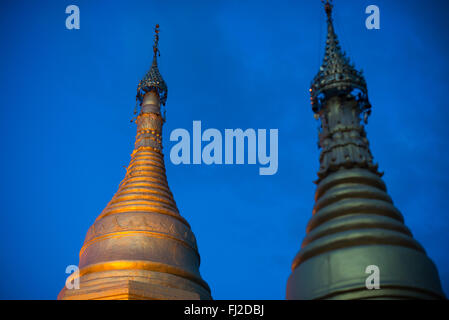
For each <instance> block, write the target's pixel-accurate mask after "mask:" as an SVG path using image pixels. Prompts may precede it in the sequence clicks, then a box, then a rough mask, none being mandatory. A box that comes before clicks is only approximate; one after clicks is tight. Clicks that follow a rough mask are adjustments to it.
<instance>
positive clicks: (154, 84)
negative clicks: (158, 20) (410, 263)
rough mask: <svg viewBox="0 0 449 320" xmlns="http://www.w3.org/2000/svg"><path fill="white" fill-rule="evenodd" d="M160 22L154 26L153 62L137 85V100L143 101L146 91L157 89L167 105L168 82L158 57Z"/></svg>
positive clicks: (162, 101)
mask: <svg viewBox="0 0 449 320" xmlns="http://www.w3.org/2000/svg"><path fill="white" fill-rule="evenodd" d="M159 32H160V30H159V24H156V26H155V28H154V45H153V64H152V65H151V68H150V70H149V71H148V72H147V74H146V75H145V77H144V78H143V79H142V80H141V81H140V82H139V85H138V86H137V96H136V102H137V103H142V101H143V97H144V96H145V94H146V93H148V92H150V91H152V90H155V91H156V92H157V93H158V95H159V97H160V100H161V103H162V105H164V106H165V103H166V101H167V91H168V88H167V84H166V83H165V81H164V79H163V78H162V75H161V74H160V72H159V68H158V64H157V57H158V56H160V55H161V53H160V51H159V47H158V46H159Z"/></svg>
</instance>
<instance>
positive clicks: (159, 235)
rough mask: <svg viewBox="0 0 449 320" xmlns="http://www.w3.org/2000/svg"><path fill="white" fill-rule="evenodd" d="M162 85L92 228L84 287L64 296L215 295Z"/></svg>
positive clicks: (152, 94)
mask: <svg viewBox="0 0 449 320" xmlns="http://www.w3.org/2000/svg"><path fill="white" fill-rule="evenodd" d="M159 95H160V90H158V89H157V88H153V87H152V88H151V90H150V91H149V92H147V93H146V94H145V95H144V96H143V97H142V102H141V108H140V109H141V110H140V113H139V115H138V117H137V121H136V123H137V136H136V142H135V148H134V151H133V153H132V155H131V161H130V163H129V166H128V168H127V172H126V175H125V178H124V179H123V181H122V182H121V183H120V186H119V189H118V191H117V193H116V194H115V195H114V196H113V198H112V199H111V201H110V202H109V203H108V205H107V206H106V208H105V209H104V210H103V212H102V213H101V214H100V215H99V217H98V218H97V219H96V221H95V223H94V224H93V225H92V226H91V227H90V228H89V230H88V232H87V235H86V238H85V241H84V245H83V247H82V248H81V251H80V261H79V269H80V271H79V275H77V274H75V273H74V274H72V275H71V276H70V279H69V280H70V281H72V280H74V279H75V278H77V279H79V280H80V289H70V290H69V289H67V288H63V289H62V290H61V292H60V293H59V295H58V299H211V293H210V289H209V286H208V285H207V283H206V282H205V281H204V280H203V279H202V278H201V275H200V273H199V265H200V256H199V254H198V248H197V244H196V240H195V236H194V234H193V233H192V231H191V229H190V226H189V224H188V223H187V221H186V220H185V219H184V218H183V217H182V216H181V215H180V214H179V211H178V208H177V206H176V203H175V200H174V199H173V195H172V193H171V191H170V188H169V186H168V183H167V177H166V173H165V165H164V155H163V154H162V141H161V140H162V125H163V122H164V120H163V119H162V117H161V114H160V96H159Z"/></svg>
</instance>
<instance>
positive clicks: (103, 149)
mask: <svg viewBox="0 0 449 320" xmlns="http://www.w3.org/2000/svg"><path fill="white" fill-rule="evenodd" d="M70 4H76V5H78V6H79V8H80V11H81V29H80V30H67V29H66V28H65V19H66V17H67V14H65V8H66V6H68V5H70ZM370 4H376V5H378V6H379V7H380V11H381V30H377V31H376V30H374V31H368V30H367V29H366V28H365V18H366V16H367V15H366V14H365V8H366V6H368V5H370ZM0 6H1V8H0V40H1V44H2V47H1V50H0V70H1V71H0V97H1V106H0V130H1V131H0V137H1V138H0V142H1V145H0V150H1V158H0V168H1V169H0V170H1V177H2V179H1V184H0V197H1V198H0V200H1V205H0V208H1V215H0V219H1V220H0V224H1V227H2V231H1V233H0V234H1V241H0V246H1V248H0V261H1V264H0V274H1V275H2V280H1V282H0V298H3V299H55V298H56V296H57V294H58V292H59V291H60V289H61V288H62V287H63V285H64V282H65V278H66V276H67V275H66V274H65V268H66V266H67V265H70V264H78V253H79V249H80V248H81V246H82V244H83V241H84V236H85V234H86V232H87V229H88V228H89V226H90V225H91V224H92V223H93V221H94V220H95V218H96V217H97V216H98V215H99V214H100V212H101V210H102V209H103V208H104V207H105V206H106V204H107V202H108V201H109V200H110V199H111V197H112V196H113V194H114V193H115V192H116V190H117V188H118V185H119V183H120V181H121V179H122V178H123V177H124V175H125V169H124V168H123V166H126V165H127V164H128V162H129V159H130V154H131V152H132V149H133V143H134V137H135V130H136V128H135V125H134V124H131V123H130V122H129V120H130V119H131V118H132V116H133V115H132V112H133V108H134V102H135V100H134V97H135V91H136V86H137V83H138V81H139V80H140V79H141V78H142V77H143V75H144V74H145V73H146V71H147V70H148V68H149V66H150V64H151V58H152V51H151V47H152V44H153V28H154V25H155V24H156V23H159V24H160V25H161V40H160V50H161V57H160V60H159V61H160V70H161V73H162V75H163V76H164V78H165V80H166V81H167V83H168V86H169V95H168V101H167V123H166V125H165V127H164V146H165V149H164V150H165V153H166V155H168V152H169V150H170V147H171V146H172V145H173V143H172V142H170V141H169V139H168V138H169V133H170V132H171V131H172V130H174V129H176V128H186V129H188V130H189V131H191V128H192V121H193V120H201V121H202V125H203V129H205V128H217V129H219V130H220V131H222V132H224V129H225V128H242V129H246V128H266V129H270V128H278V129H279V171H278V173H277V174H276V175H274V176H259V175H258V166H256V165H243V166H237V165H233V166H224V165H221V166H206V165H201V166H194V165H190V166H187V165H181V166H174V165H173V164H171V163H170V161H169V157H166V166H167V175H168V180H169V185H170V187H171V189H172V191H173V193H174V195H175V199H176V201H177V204H178V207H179V209H180V211H181V214H182V215H183V216H184V217H185V218H186V219H187V220H188V221H189V222H190V224H191V226H192V229H193V231H194V233H195V235H196V237H197V240H198V245H199V250H200V255H201V257H202V263H201V274H202V276H203V278H204V279H205V280H206V281H207V282H208V283H209V285H210V286H211V288H212V295H213V297H214V298H216V299H283V298H284V297H285V286H286V281H287V278H288V276H289V274H290V265H291V262H292V259H293V257H294V256H295V254H296V253H297V252H298V250H299V248H300V244H301V241H302V239H303V237H304V236H305V227H306V223H307V221H308V220H309V218H310V216H311V212H312V206H313V202H314V191H315V186H314V184H313V183H312V181H313V180H315V178H316V171H317V169H318V156H319V150H318V149H317V146H316V143H317V122H316V121H315V120H314V119H313V114H312V111H311V108H310V105H309V96H308V88H309V84H310V81H311V79H312V78H313V76H314V75H315V73H316V72H317V70H318V67H319V64H320V62H321V58H322V55H323V51H324V40H325V17H324V12H323V9H322V6H321V3H320V1H319V0H314V1H310V0H307V1H306V0H303V1H282V0H277V1H230V0H227V1H99V0H97V1H75V0H73V1H22V0H21V1H12V0H9V1H1V5H0ZM448 9H449V6H448V2H447V1H445V0H440V1H431V2H429V1H424V0H423V1H405V0H404V1H387V0H370V1H364V0H353V1H348V0H346V1H342V0H340V1H338V0H337V1H336V4H335V10H334V11H335V19H336V29H337V33H338V35H339V37H340V40H341V43H342V46H343V48H344V49H345V50H346V51H347V52H348V54H349V55H350V57H351V59H352V60H353V61H354V62H355V64H356V66H357V67H358V68H363V69H364V71H365V75H366V79H367V82H368V87H369V91H370V98H371V103H372V105H373V113H372V116H371V118H370V122H369V125H368V127H367V132H368V137H369V139H370V141H371V148H372V152H373V155H374V157H375V160H376V161H377V162H379V165H380V169H381V170H382V171H385V176H384V179H385V182H386V183H387V186H388V190H389V193H390V195H391V196H392V198H393V200H394V201H395V204H396V206H397V207H398V208H399V210H401V211H402V213H403V214H404V216H405V220H406V224H407V225H408V226H409V227H410V228H411V230H412V231H413V233H414V236H415V237H416V239H417V240H418V241H420V242H421V244H423V246H424V247H425V248H426V250H427V252H428V255H429V256H430V257H431V259H432V260H433V261H434V262H435V263H436V265H437V267H438V269H439V272H440V276H441V279H442V283H443V286H444V289H445V291H446V293H449V255H448V246H449V232H448V230H449V217H448V209H447V208H448V207H449V197H448V190H449V174H448V167H447V163H448V161H447V160H448V150H449V142H448V134H449V132H448V129H447V121H448V119H449V114H448V113H449V112H448V106H447V99H448V89H449V77H448V74H449V63H448V60H447V52H448V49H449V39H448V33H447V30H449V20H448V19H447V14H448Z"/></svg>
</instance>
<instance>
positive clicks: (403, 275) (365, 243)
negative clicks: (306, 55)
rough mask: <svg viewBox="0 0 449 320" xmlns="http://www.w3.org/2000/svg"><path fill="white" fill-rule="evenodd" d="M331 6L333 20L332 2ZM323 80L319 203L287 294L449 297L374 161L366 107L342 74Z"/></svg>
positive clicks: (311, 296)
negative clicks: (369, 282)
mask: <svg viewBox="0 0 449 320" xmlns="http://www.w3.org/2000/svg"><path fill="white" fill-rule="evenodd" d="M325 9H326V13H327V15H328V23H329V24H331V23H332V19H331V16H330V15H331V11H332V7H331V6H330V3H329V2H328V1H327V2H326V6H325ZM328 33H329V34H328V43H327V45H328V47H331V48H332V47H333V48H335V45H332V42H334V43H335V41H334V40H333V39H336V36H335V34H334V30H333V27H329V30H328ZM329 51H330V49H329V48H326V55H327V56H328V60H327V62H328V65H329V66H332V65H338V64H341V61H342V58H341V56H340V55H339V54H338V52H337V53H335V52H334V54H330V53H329ZM337 51H338V50H337ZM334 60H335V61H334ZM326 70H327V69H326ZM342 70H346V69H345V68H342ZM329 72H331V71H329ZM323 81H324V82H323V86H320V87H316V89H317V90H324V91H326V95H325V96H324V97H323V99H322V101H321V102H320V103H321V106H320V109H319V110H316V112H317V113H318V115H319V119H320V120H321V131H320V133H319V140H320V141H319V146H320V147H321V149H322V150H321V155H320V169H319V172H318V181H317V189H316V194H315V206H314V208H313V215H312V218H311V219H310V221H309V223H308V225H307V229H306V231H307V234H306V237H305V239H304V240H303V243H302V246H301V250H300V251H299V253H298V254H297V255H296V257H295V259H294V261H293V264H292V274H291V275H290V277H289V280H288V283H287V299H444V298H445V296H444V293H443V291H442V289H441V284H440V280H439V276H438V271H437V269H436V267H435V265H434V264H433V262H432V261H431V260H430V259H429V258H428V257H427V255H426V253H425V250H424V248H423V247H422V246H421V245H420V244H419V243H418V242H417V241H416V240H415V239H414V238H413V236H412V233H411V232H410V230H409V229H408V228H407V227H406V226H405V224H404V218H403V216H402V214H401V213H400V212H399V210H398V209H397V208H396V207H395V206H394V204H393V201H392V200H391V198H390V196H389V195H388V193H387V189H386V186H385V183H384V182H383V181H382V179H381V176H382V175H381V174H380V173H379V172H378V171H377V165H376V164H374V163H373V159H372V155H371V152H370V149H369V143H368V140H367V138H366V133H365V129H364V126H363V124H362V123H361V115H362V114H363V112H364V109H363V106H362V105H361V104H360V101H359V100H357V97H355V96H354V95H352V94H348V91H347V88H344V87H340V85H341V81H340V80H338V79H336V80H334V81H332V80H331V78H326V79H324V80H323ZM319 83H321V82H319ZM354 86H355V85H354ZM329 88H332V91H331V90H330V89H329ZM362 89H363V88H362ZM371 265H375V266H377V267H378V268H379V270H380V274H379V280H380V282H379V283H380V289H379V290H368V289H367V287H366V279H367V277H368V276H369V274H367V273H366V272H365V271H366V268H367V267H368V266H371Z"/></svg>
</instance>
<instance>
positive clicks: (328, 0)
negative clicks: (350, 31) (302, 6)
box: [321, 0, 334, 19]
mask: <svg viewBox="0 0 449 320" xmlns="http://www.w3.org/2000/svg"><path fill="white" fill-rule="evenodd" d="M321 2H322V3H323V4H324V10H325V11H326V14H327V17H328V18H329V19H332V8H333V7H334V6H333V5H332V0H321Z"/></svg>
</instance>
